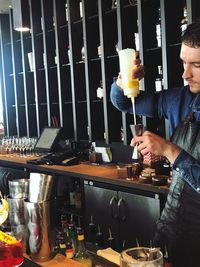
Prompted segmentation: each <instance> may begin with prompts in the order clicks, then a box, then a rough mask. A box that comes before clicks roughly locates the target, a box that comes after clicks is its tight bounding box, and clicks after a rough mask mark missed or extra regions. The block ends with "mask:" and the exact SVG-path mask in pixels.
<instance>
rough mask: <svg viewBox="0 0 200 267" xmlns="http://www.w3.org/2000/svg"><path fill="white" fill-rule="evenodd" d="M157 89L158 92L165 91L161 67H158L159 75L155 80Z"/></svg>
mask: <svg viewBox="0 0 200 267" xmlns="http://www.w3.org/2000/svg"><path fill="white" fill-rule="evenodd" d="M155 88H156V92H159V91H162V89H163V74H162V66H161V65H158V74H157V77H156V80H155Z"/></svg>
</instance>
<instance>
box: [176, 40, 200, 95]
mask: <svg viewBox="0 0 200 267" xmlns="http://www.w3.org/2000/svg"><path fill="white" fill-rule="evenodd" d="M180 58H181V60H182V61H183V68H184V72H183V75H182V77H183V79H185V80H186V81H187V82H188V84H189V86H190V91H191V92H192V93H200V47H198V48H193V47H190V46H187V45H185V44H184V43H182V45H181V52H180Z"/></svg>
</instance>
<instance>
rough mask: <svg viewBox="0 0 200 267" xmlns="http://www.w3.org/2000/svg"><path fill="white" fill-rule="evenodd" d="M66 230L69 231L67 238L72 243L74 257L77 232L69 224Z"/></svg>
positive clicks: (72, 225)
mask: <svg viewBox="0 0 200 267" xmlns="http://www.w3.org/2000/svg"><path fill="white" fill-rule="evenodd" d="M68 230H69V238H70V240H71V243H72V248H73V253H74V255H75V254H76V252H77V232H76V228H75V226H74V224H73V223H72V224H71V223H70V224H69V227H68Z"/></svg>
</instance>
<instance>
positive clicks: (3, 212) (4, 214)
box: [0, 192, 9, 225]
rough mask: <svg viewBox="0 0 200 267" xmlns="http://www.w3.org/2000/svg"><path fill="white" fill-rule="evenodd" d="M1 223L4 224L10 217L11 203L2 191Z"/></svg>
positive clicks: (0, 200) (0, 205)
mask: <svg viewBox="0 0 200 267" xmlns="http://www.w3.org/2000/svg"><path fill="white" fill-rule="evenodd" d="M0 202H1V203H0V225H2V224H3V223H4V222H5V221H6V220H7V218H8V210H9V205H8V201H7V200H6V198H4V197H3V196H2V194H1V192H0Z"/></svg>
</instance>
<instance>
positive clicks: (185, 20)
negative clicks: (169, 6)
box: [181, 6, 188, 33]
mask: <svg viewBox="0 0 200 267" xmlns="http://www.w3.org/2000/svg"><path fill="white" fill-rule="evenodd" d="M187 24H188V18H187V7H186V6H184V8H183V17H182V19H181V33H182V32H184V31H185V30H186V28H187Z"/></svg>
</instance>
